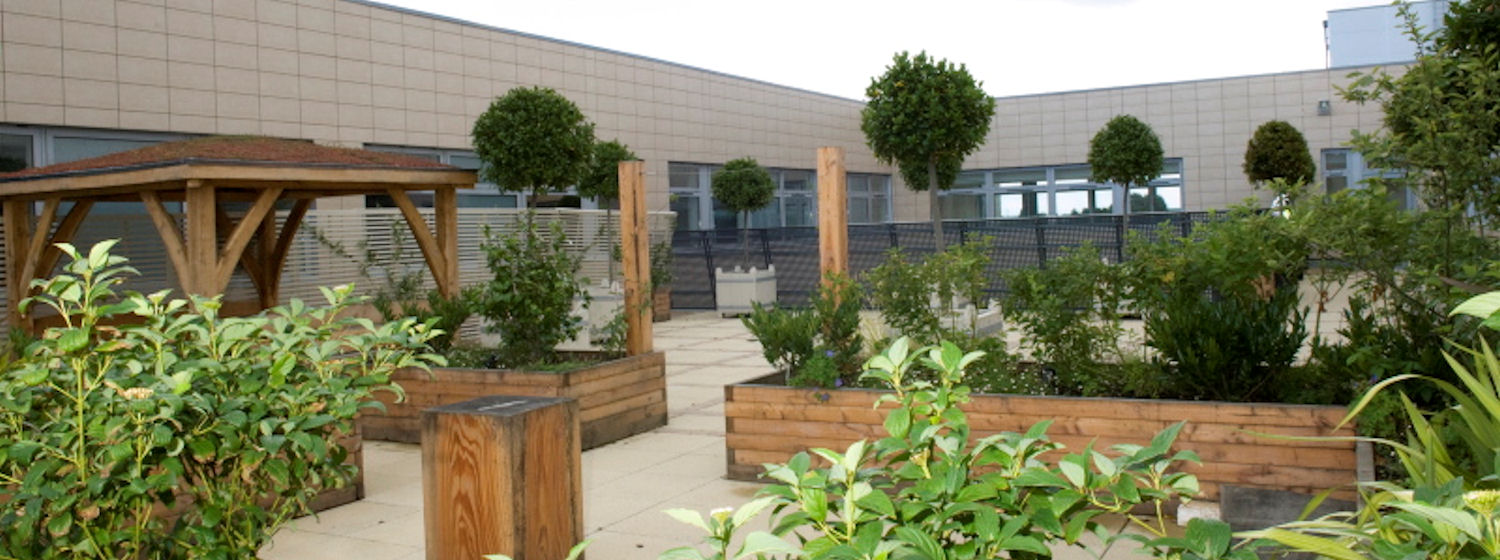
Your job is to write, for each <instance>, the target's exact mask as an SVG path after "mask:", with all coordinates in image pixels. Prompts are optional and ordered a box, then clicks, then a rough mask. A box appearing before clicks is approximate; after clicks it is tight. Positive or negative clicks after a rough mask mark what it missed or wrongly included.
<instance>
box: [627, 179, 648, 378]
mask: <svg viewBox="0 0 1500 560" xmlns="http://www.w3.org/2000/svg"><path fill="white" fill-rule="evenodd" d="M619 175H620V177H619V179H620V249H621V251H622V253H623V258H622V264H623V266H624V269H625V354H626V355H628V356H635V355H639V354H645V353H648V352H651V344H652V341H651V338H652V333H651V331H652V328H653V327H652V317H651V313H652V312H653V309H652V308H651V305H650V299H651V230H650V228H649V227H648V225H647V224H646V164H645V162H641V161H622V162H620V166H619Z"/></svg>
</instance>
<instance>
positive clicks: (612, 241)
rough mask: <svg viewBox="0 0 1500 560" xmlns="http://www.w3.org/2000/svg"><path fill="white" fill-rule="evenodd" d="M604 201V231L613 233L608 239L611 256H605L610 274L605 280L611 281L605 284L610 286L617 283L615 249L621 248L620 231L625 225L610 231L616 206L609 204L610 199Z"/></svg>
mask: <svg viewBox="0 0 1500 560" xmlns="http://www.w3.org/2000/svg"><path fill="white" fill-rule="evenodd" d="M600 198H603V197H600ZM603 200H604V231H606V232H611V234H610V235H609V236H608V238H607V239H608V240H609V254H608V255H606V256H605V259H607V260H608V261H609V273H608V274H609V275H608V276H606V277H605V278H608V279H609V281H608V282H606V283H605V284H606V285H608V284H613V283H614V281H615V272H616V270H617V267H616V266H615V254H616V251H615V248H616V247H619V246H620V229H624V228H623V224H621V225H622V227H621V228H619V229H613V230H611V229H610V227H609V225H610V222H612V221H613V220H612V218H614V209H613V208H611V206H614V205H613V204H610V203H609V199H607V198H604V199H603ZM622 285H623V284H622Z"/></svg>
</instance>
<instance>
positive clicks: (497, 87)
mask: <svg viewBox="0 0 1500 560" xmlns="http://www.w3.org/2000/svg"><path fill="white" fill-rule="evenodd" d="M0 50H3V57H0V91H3V96H0V158H4V160H3V161H4V164H5V165H8V166H11V167H14V166H17V165H41V164H48V163H55V162H61V161H68V160H71V159H77V158H80V157H86V156H91V155H98V154H101V153H107V152H109V151H114V150H119V149H126V148H130V147H135V146H138V145H141V144H143V143H147V142H155V141H161V140H164V139H172V138H179V137H183V136H189V135H199V134H262V135H270V136H279V137H287V138H300V139H308V140H313V141H316V142H319V143H326V144H337V145H344V146H364V147H372V148H378V149H402V150H409V151H417V152H421V153H428V154H430V155H432V156H433V157H437V158H441V159H443V160H444V161H447V162H450V163H455V164H459V165H474V164H475V162H474V159H473V157H472V154H471V153H469V152H468V151H467V150H469V149H470V142H469V137H468V132H469V128H470V126H471V124H472V122H473V120H474V119H475V117H476V116H477V115H479V114H480V112H482V111H483V110H484V108H485V107H486V106H487V105H488V104H489V102H490V101H491V100H492V99H493V98H494V97H496V96H499V95H502V94H504V93H505V92H506V91H507V90H509V89H511V88H514V87H521V86H530V85H541V86H546V87H551V88H554V89H556V90H558V91H559V92H561V93H562V94H563V95H565V96H567V97H568V98H570V99H572V100H573V101H574V102H575V103H577V104H578V105H579V107H580V108H581V109H582V110H583V112H584V113H585V114H586V115H587V116H588V117H589V118H590V119H592V120H593V121H594V122H595V123H596V124H597V134H598V136H599V137H601V138H605V139H608V138H618V139H619V140H621V141H622V142H625V143H626V144H628V145H629V146H630V147H631V148H632V149H633V150H634V151H635V152H636V153H637V154H638V155H640V156H641V157H642V158H643V159H645V160H646V162H647V171H648V183H647V185H648V189H649V191H650V197H649V202H650V206H651V208H652V209H653V210H665V209H669V208H671V209H675V210H678V211H679V214H680V215H681V219H682V223H683V227H688V228H693V229H705V228H711V227H714V226H715V225H716V221H715V219H714V216H713V215H714V212H713V211H712V206H711V202H710V201H709V200H708V199H707V195H706V193H707V177H708V173H709V171H710V170H711V169H712V166H713V165H715V164H721V163H723V162H725V161H727V160H729V159H733V158H737V157H741V156H747V155H748V156H754V157H756V158H757V159H759V160H760V162H761V163H762V164H763V165H766V166H768V167H773V168H777V176H778V180H779V181H780V182H781V188H782V192H781V195H782V196H781V199H780V200H779V202H778V205H777V207H776V208H775V209H773V210H771V211H767V212H763V213H762V214H761V215H758V216H757V217H756V218H755V219H754V220H753V221H754V223H755V224H756V225H811V223H812V222H811V221H810V218H809V216H810V215H811V212H813V211H814V209H813V207H812V200H814V198H815V197H811V196H810V194H811V193H810V186H811V181H812V174H811V170H812V169H814V167H815V150H816V148H818V147H819V146H827V145H833V146H843V147H844V148H846V149H847V151H848V158H847V159H848V167H849V171H850V172H851V173H852V174H855V175H853V176H851V184H853V185H854V189H853V190H854V191H855V192H854V194H853V195H852V200H851V205H858V206H859V208H858V209H857V210H854V211H852V212H851V214H852V215H853V216H854V219H855V220H856V221H865V222H880V221H892V220H895V221H916V220H923V219H926V218H927V216H928V208H927V204H926V197H925V196H920V195H917V194H914V193H911V192H909V191H907V190H906V189H905V188H904V187H903V186H902V185H901V184H900V180H899V178H894V177H892V175H893V173H892V171H891V169H890V168H889V167H887V166H883V165H880V164H878V163H877V162H876V161H875V159H874V158H873V156H872V155H871V154H870V152H869V150H868V149H867V148H866V147H865V145H864V138H863V135H862V133H861V132H860V130H859V111H860V108H861V106H862V103H861V102H859V101H856V100H850V99H843V98H838V97H833V96H828V95H822V94H817V93H812V92H808V91H803V90H798V89H794V88H789V87H783V86H778V85H773V84H768V83H764V82H758V81H754V80H748V79H743V78H738V77H734V76H729V75H725V74H720V73H716V72H713V71H710V70H704V69H698V68H692V67H687V66H683V65H678V64H673V63H670V62H664V61H659V60H653V59H648V58H643V57H638V56H633V55H629V54H624V53H619V52H614V51H609V50H606V49H601V48H595V47H590V46H585V45H578V44H573V43H567V42H562V41H556V40H551V39H547V38H542V37H536V36H529V35H525V34H520V33H514V32H509V31H505V30H500V29H494V28H490V27H485V26H481V25H476V24H471V23H465V22H461V21H456V20H451V19H445V18H442V17H438V16H432V15H427V14H420V13H415V12H410V11H406V10H401V9H397V8H391V7H385V6H381V5H376V4H370V3H364V2H359V1H354V0H4V1H3V2H0ZM1346 73H1347V71H1346V70H1316V71H1307V72H1291V73H1285V74H1276V75H1268V76H1253V77H1239V78H1226V79H1216V80H1204V81H1196V82H1183V83H1173V84H1161V85H1146V86H1131V87H1122V88H1111V89H1101V90H1092V91H1082V92H1068V93H1057V94H1044V95H1029V96H1021V97H1009V98H1001V99H999V100H998V106H997V114H996V117H995V121H994V124H993V126H992V129H991V132H990V135H989V138H988V141H987V143H986V144H985V146H984V147H983V148H981V149H980V150H979V151H978V152H977V153H976V154H975V155H973V156H972V157H971V158H970V159H969V161H968V162H967V163H966V165H965V168H966V169H967V170H969V171H968V172H966V174H965V175H964V176H963V179H962V181H961V183H962V184H961V185H960V187H961V188H960V189H959V190H956V191H954V192H953V193H952V194H951V195H950V196H948V197H946V198H945V200H946V201H947V202H945V204H946V205H948V206H950V211H949V212H947V214H948V215H949V216H951V217H969V218H976V217H979V218H982V217H1006V216H1016V215H1032V214H1042V215H1047V214H1069V213H1073V212H1080V211H1091V210H1092V211H1106V210H1108V211H1118V210H1119V208H1120V207H1121V206H1122V205H1121V204H1120V203H1119V202H1120V201H1121V200H1122V197H1123V196H1124V193H1122V192H1120V191H1119V190H1118V189H1114V190H1112V191H1111V190H1109V189H1108V187H1107V186H1099V185H1092V184H1090V183H1088V182H1087V180H1086V176H1087V170H1086V169H1082V168H1080V167H1079V165H1080V164H1082V163H1083V162H1084V161H1085V159H1086V153H1087V149H1088V141H1089V138H1090V137H1091V136H1092V135H1093V134H1094V133H1095V132H1096V131H1097V130H1098V129H1099V128H1100V127H1101V126H1102V125H1103V124H1104V123H1105V121H1107V120H1108V119H1109V118H1110V117H1112V116H1114V115H1118V114H1121V113H1130V114H1134V115H1136V116H1137V117H1140V118H1141V119H1143V120H1144V121H1146V122H1147V123H1148V124H1150V125H1151V126H1152V127H1153V128H1154V129H1155V130H1156V132H1157V134H1158V135H1159V136H1160V137H1161V139H1162V142H1163V147H1164V148H1165V151H1166V155H1167V157H1168V158H1169V168H1168V169H1167V170H1164V177H1163V179H1162V180H1161V181H1159V182H1158V183H1157V184H1156V185H1155V186H1154V187H1152V190H1151V192H1147V193H1143V194H1146V195H1148V197H1154V198H1152V200H1154V201H1155V202H1154V203H1153V204H1154V206H1152V207H1151V208H1150V209H1156V210H1161V209H1166V210H1176V209H1187V210H1202V209H1210V208H1220V207H1224V206H1226V205H1228V204H1232V203H1235V202H1237V201H1239V200H1242V199H1244V198H1245V197H1247V196H1251V195H1252V194H1253V193H1252V191H1251V189H1250V187H1249V185H1248V184H1247V183H1246V181H1245V179H1244V175H1243V173H1241V172H1240V161H1241V158H1242V156H1243V152H1244V147H1245V143H1246V142H1247V140H1248V139H1249V137H1250V134H1251V132H1252V131H1253V130H1254V129H1255V127H1256V126H1257V125H1259V124H1260V123H1261V122H1264V121H1266V120H1270V119H1283V120H1287V121H1289V122H1291V123H1292V124H1293V125H1294V126H1296V127H1297V128H1298V129H1300V130H1302V132H1303V133H1304V134H1305V135H1307V138H1308V140H1309V143H1310V144H1311V146H1312V149H1313V151H1314V152H1315V156H1318V157H1320V158H1323V159H1327V158H1333V160H1330V162H1331V163H1333V164H1334V165H1333V166H1331V167H1330V168H1329V171H1328V172H1329V173H1333V174H1339V173H1340V172H1341V171H1340V169H1338V168H1337V167H1338V164H1339V162H1340V161H1342V162H1343V165H1344V169H1348V170H1349V171H1347V172H1348V173H1351V174H1357V173H1359V171H1358V169H1359V168H1358V166H1357V163H1358V162H1357V161H1350V160H1351V158H1352V159H1353V160H1357V155H1350V154H1344V153H1343V152H1326V153H1325V151H1328V150H1336V149H1337V148H1339V147H1340V146H1341V145H1342V144H1343V143H1344V142H1345V141H1346V140H1347V139H1348V137H1349V130H1350V129H1353V128H1359V129H1365V130H1369V129H1373V128H1375V127H1376V126H1378V124H1379V117H1380V114H1379V111H1378V108H1375V107H1359V106H1354V105H1350V104H1347V103H1344V102H1342V101H1341V100H1339V98H1338V95H1337V93H1336V92H1335V87H1336V86H1337V85H1339V84H1340V83H1341V82H1343V81H1344V80H1345V78H1344V75H1345V74H1346ZM979 78H980V79H984V78H985V77H984V76H979ZM1325 102H1326V106H1321V107H1320V104H1324V103H1325ZM1325 156H1326V157H1325ZM1324 163H1325V162H1324V161H1320V169H1323V168H1325V165H1324ZM1080 169H1082V171H1081V173H1082V175H1081V176H1080ZM1356 178H1357V177H1356ZM491 189H493V187H491ZM481 190H483V189H481ZM466 202H467V203H469V204H473V205H515V204H522V203H525V201H524V200H517V199H516V197H514V196H505V195H503V194H502V193H498V192H490V193H484V192H481V193H479V194H476V195H473V196H471V197H469V198H467V199H466ZM722 219H723V217H722V216H721V217H720V220H722ZM729 223H730V224H732V223H733V222H732V218H731V221H730V222H729ZM718 225H719V226H720V227H723V226H724V225H725V224H724V223H722V221H721V222H719V223H718Z"/></svg>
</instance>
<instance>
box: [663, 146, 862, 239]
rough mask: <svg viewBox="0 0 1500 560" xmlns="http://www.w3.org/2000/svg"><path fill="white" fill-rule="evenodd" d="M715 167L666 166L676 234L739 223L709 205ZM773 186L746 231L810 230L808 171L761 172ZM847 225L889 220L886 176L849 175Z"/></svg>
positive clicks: (812, 211) (812, 200)
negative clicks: (773, 190) (772, 193)
mask: <svg viewBox="0 0 1500 560" xmlns="http://www.w3.org/2000/svg"><path fill="white" fill-rule="evenodd" d="M720 167H722V166H720V165H717V164H706V163H685V162H672V163H668V164H667V188H668V192H669V193H670V194H671V205H672V211H674V212H676V213H677V229H679V230H734V229H739V228H740V227H741V225H742V223H741V222H742V220H743V217H742V216H740V215H739V214H738V213H736V212H732V211H730V210H729V209H728V208H725V207H724V206H723V205H722V204H720V203H719V202H718V201H716V200H714V199H713V188H712V185H713V173H714V171H717V170H718V169H719V168H720ZM766 171H768V172H769V173H770V174H771V181H772V182H774V183H775V185H776V194H775V198H774V199H772V201H771V203H770V204H768V205H767V206H766V207H765V208H761V209H759V210H756V211H754V212H751V213H750V222H749V227H752V228H778V227H816V226H817V225H818V175H817V172H815V171H813V170H811V169H783V168H776V167H768V168H766ZM848 178H849V213H850V222H851V223H879V222H883V221H886V220H887V219H889V216H890V189H891V182H890V176H889V175H872V174H857V173H850V174H849V175H848Z"/></svg>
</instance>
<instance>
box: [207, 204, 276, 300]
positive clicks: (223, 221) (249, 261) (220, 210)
mask: <svg viewBox="0 0 1500 560" xmlns="http://www.w3.org/2000/svg"><path fill="white" fill-rule="evenodd" d="M221 194H222V193H221ZM262 223H264V222H262ZM234 226H235V222H234V219H233V218H230V217H229V213H228V212H225V211H224V207H223V206H222V205H220V206H217V207H215V208H214V231H216V232H218V236H219V237H222V238H225V239H228V238H229V236H230V234H232V233H234ZM260 229H261V228H260V227H257V228H256V232H257V233H259V231H260ZM240 268H243V269H245V276H248V277H250V283H251V284H252V285H253V286H255V295H256V296H260V294H261V293H263V292H264V291H265V288H264V287H262V286H261V282H262V278H261V270H260V268H261V267H260V261H258V260H256V258H255V255H252V254H250V252H248V251H246V252H244V253H240ZM257 299H258V298H257Z"/></svg>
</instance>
